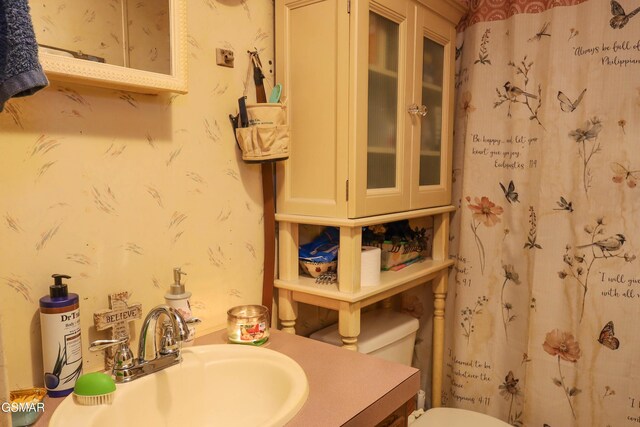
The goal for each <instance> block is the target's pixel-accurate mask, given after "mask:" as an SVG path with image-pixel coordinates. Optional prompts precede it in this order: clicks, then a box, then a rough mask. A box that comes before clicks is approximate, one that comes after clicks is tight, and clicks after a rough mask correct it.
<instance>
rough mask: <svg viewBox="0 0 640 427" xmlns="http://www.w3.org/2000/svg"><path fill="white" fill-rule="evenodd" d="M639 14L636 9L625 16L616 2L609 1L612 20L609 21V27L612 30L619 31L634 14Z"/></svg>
mask: <svg viewBox="0 0 640 427" xmlns="http://www.w3.org/2000/svg"><path fill="white" fill-rule="evenodd" d="M638 12H640V7H637V8H635V9H634V10H633V12H631V13H629V14H626V13H624V9H623V8H622V6H620V3H618V2H617V1H616V0H611V14H612V15H613V18H611V20H610V21H609V25H611V28H613V29H620V28H622V27H624V26H625V25H627V24H628V23H629V19H631V18H633V17H634V16H635V15H636V13H638Z"/></svg>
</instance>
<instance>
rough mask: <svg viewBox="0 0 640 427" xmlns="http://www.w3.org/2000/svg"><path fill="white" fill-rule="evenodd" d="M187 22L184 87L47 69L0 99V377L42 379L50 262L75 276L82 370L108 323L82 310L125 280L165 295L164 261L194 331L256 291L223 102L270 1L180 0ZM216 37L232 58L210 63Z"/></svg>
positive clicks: (269, 35) (253, 174)
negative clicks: (25, 93) (188, 307)
mask: <svg viewBox="0 0 640 427" xmlns="http://www.w3.org/2000/svg"><path fill="white" fill-rule="evenodd" d="M188 33H189V36H188V41H189V93H188V94H187V95H180V96H178V95H160V96H148V95H139V94H133V93H127V92H120V91H113V90H104V89H98V88H91V87H87V86H79V85H68V84H58V83H52V85H51V86H50V87H49V88H47V89H45V90H43V91H41V92H39V93H37V94H36V95H34V96H32V97H28V98H21V99H13V100H11V101H9V103H8V104H7V105H6V106H5V111H4V112H3V113H0V153H1V154H0V244H1V248H2V250H1V254H2V256H1V257H0V313H2V319H3V320H2V324H1V328H2V330H1V332H2V334H1V335H2V336H3V338H4V343H3V349H4V351H5V357H6V369H7V372H8V375H9V387H10V388H11V389H16V388H21V387H29V386H32V385H42V359H41V344H40V325H39V317H38V299H39V298H40V297H42V296H43V295H46V294H47V293H48V286H49V285H50V284H51V281H52V279H51V278H50V276H51V274H52V273H66V274H69V275H71V276H73V278H72V279H70V280H68V283H69V287H70V290H71V292H75V293H78V294H79V295H80V299H81V317H82V329H83V346H84V350H85V351H84V363H85V372H88V371H95V370H99V369H101V368H102V363H103V359H102V355H101V354H96V353H91V354H90V353H89V352H88V351H87V347H88V344H89V342H90V341H91V340H94V339H98V338H105V337H106V336H107V335H106V334H104V333H98V332H96V331H95V329H94V328H93V319H92V315H93V313H94V312H95V311H97V310H100V309H103V308H106V307H108V295H109V294H110V293H113V292H117V291H121V290H128V291H130V293H131V294H132V298H131V301H132V302H140V303H142V305H143V312H144V313H146V312H147V311H148V310H149V309H150V308H152V307H153V306H155V305H157V304H160V303H163V302H164V298H163V297H164V294H165V292H166V291H167V288H168V285H169V283H170V282H171V280H172V269H173V267H177V266H181V267H182V268H183V270H184V271H186V272H187V273H188V276H186V286H187V289H188V290H190V291H192V292H193V298H192V303H193V306H194V312H195V315H196V316H198V317H200V318H202V319H203V323H202V324H201V325H200V326H199V328H198V332H199V333H204V332H205V331H211V330H214V329H217V328H218V327H220V326H222V325H223V324H224V322H225V320H226V310H227V309H228V308H229V307H231V306H233V305H237V304H242V303H259V302H260V298H261V287H262V261H263V235H262V232H263V230H262V214H263V210H262V191H261V183H260V166H258V165H248V164H245V163H243V162H242V160H241V158H240V155H239V152H238V149H237V148H236V145H235V141H234V139H233V135H232V130H231V127H230V124H229V120H228V117H227V116H228V114H229V113H235V112H236V109H237V99H238V97H239V96H240V95H241V94H242V93H243V91H244V88H245V86H246V85H249V87H252V86H253V82H252V80H248V73H247V71H248V66H249V65H248V64H249V60H248V55H247V54H246V51H247V49H253V48H254V47H257V48H258V49H259V50H260V51H261V59H262V62H263V63H264V64H265V65H267V64H268V63H269V61H270V60H272V58H273V47H272V46H273V5H272V2H270V1H265V0H261V1H251V2H249V1H246V0H199V1H189V4H188ZM216 47H224V48H229V49H233V50H234V51H235V53H236V58H237V59H236V67H235V68H233V69H230V68H223V67H218V66H216V64H215V48H216ZM267 68H270V67H269V66H267ZM265 72H266V73H267V74H269V69H266V70H265ZM252 96H254V95H253V94H250V99H252ZM140 323H141V321H140V320H137V321H136V322H135V326H134V327H132V330H133V331H134V333H135V335H136V336H135V337H134V338H135V340H134V347H133V348H135V344H136V343H137V332H138V330H139V327H140Z"/></svg>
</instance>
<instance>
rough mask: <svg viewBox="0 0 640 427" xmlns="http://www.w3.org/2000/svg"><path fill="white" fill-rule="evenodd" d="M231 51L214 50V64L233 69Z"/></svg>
mask: <svg viewBox="0 0 640 427" xmlns="http://www.w3.org/2000/svg"><path fill="white" fill-rule="evenodd" d="M233 60H234V57H233V51H232V50H229V49H220V48H217V49H216V64H218V65H221V66H223V67H229V68H233Z"/></svg>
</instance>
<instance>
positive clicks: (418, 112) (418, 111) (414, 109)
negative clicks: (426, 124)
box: [407, 104, 429, 117]
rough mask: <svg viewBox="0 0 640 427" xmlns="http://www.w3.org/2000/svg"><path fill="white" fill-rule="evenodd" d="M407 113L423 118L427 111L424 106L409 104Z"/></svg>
mask: <svg viewBox="0 0 640 427" xmlns="http://www.w3.org/2000/svg"><path fill="white" fill-rule="evenodd" d="M407 112H408V113H409V114H411V115H413V116H420V117H425V116H426V115H427V114H428V113H429V109H428V108H427V106H426V105H420V106H418V105H417V104H411V105H410V106H409V109H408V110H407Z"/></svg>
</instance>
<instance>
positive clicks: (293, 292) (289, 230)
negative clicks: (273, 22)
mask: <svg viewBox="0 0 640 427" xmlns="http://www.w3.org/2000/svg"><path fill="white" fill-rule="evenodd" d="M454 210H455V208H454V207H453V206H442V207H436V208H428V209H418V210H413V211H406V212H400V213H393V214H386V215H376V216H371V217H365V218H356V219H349V218H327V217H314V216H306V215H292V214H276V220H277V221H278V224H279V250H278V253H279V277H278V279H276V280H275V287H276V288H278V315H279V319H280V324H281V327H282V330H283V331H285V332H288V333H291V334H295V324H296V319H297V304H298V303H299V302H302V303H306V304H311V305H315V306H319V307H324V308H327V309H331V310H336V311H337V312H338V330H339V332H340V336H341V338H342V343H343V346H344V347H345V348H347V349H350V350H354V351H357V349H358V335H360V311H361V309H362V308H364V307H366V306H368V305H371V304H374V303H376V302H378V301H381V300H383V299H386V298H389V297H391V296H393V295H396V294H399V293H401V292H404V291H406V290H408V289H411V288H413V287H415V286H418V285H422V284H425V283H427V282H429V281H431V283H432V291H433V294H434V314H433V362H432V363H433V369H434V372H442V366H443V365H442V364H443V355H444V352H443V350H444V308H445V298H446V294H447V278H448V273H449V267H451V266H452V265H453V261H452V260H450V259H449V256H448V246H449V216H450V213H451V212H453V211H454ZM422 217H433V229H434V230H433V231H434V232H433V251H432V253H433V256H432V258H431V259H426V260H424V261H422V262H419V263H415V264H412V265H409V266H407V267H405V268H403V269H402V270H398V271H387V272H382V273H381V280H380V284H379V285H378V286H361V285H360V261H361V258H360V254H361V246H362V227H364V226H368V225H375V224H384V223H388V222H392V221H398V220H402V219H413V218H422ZM300 224H309V225H324V226H335V227H338V228H339V229H340V251H339V252H338V266H339V267H338V283H337V284H332V285H323V284H317V283H315V279H313V278H310V277H304V276H300V275H299V267H298V266H299V264H298V247H299V245H300V241H299V225H300ZM441 390H442V376H441V375H434V376H433V380H432V396H433V403H434V404H437V405H439V404H440V395H441Z"/></svg>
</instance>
